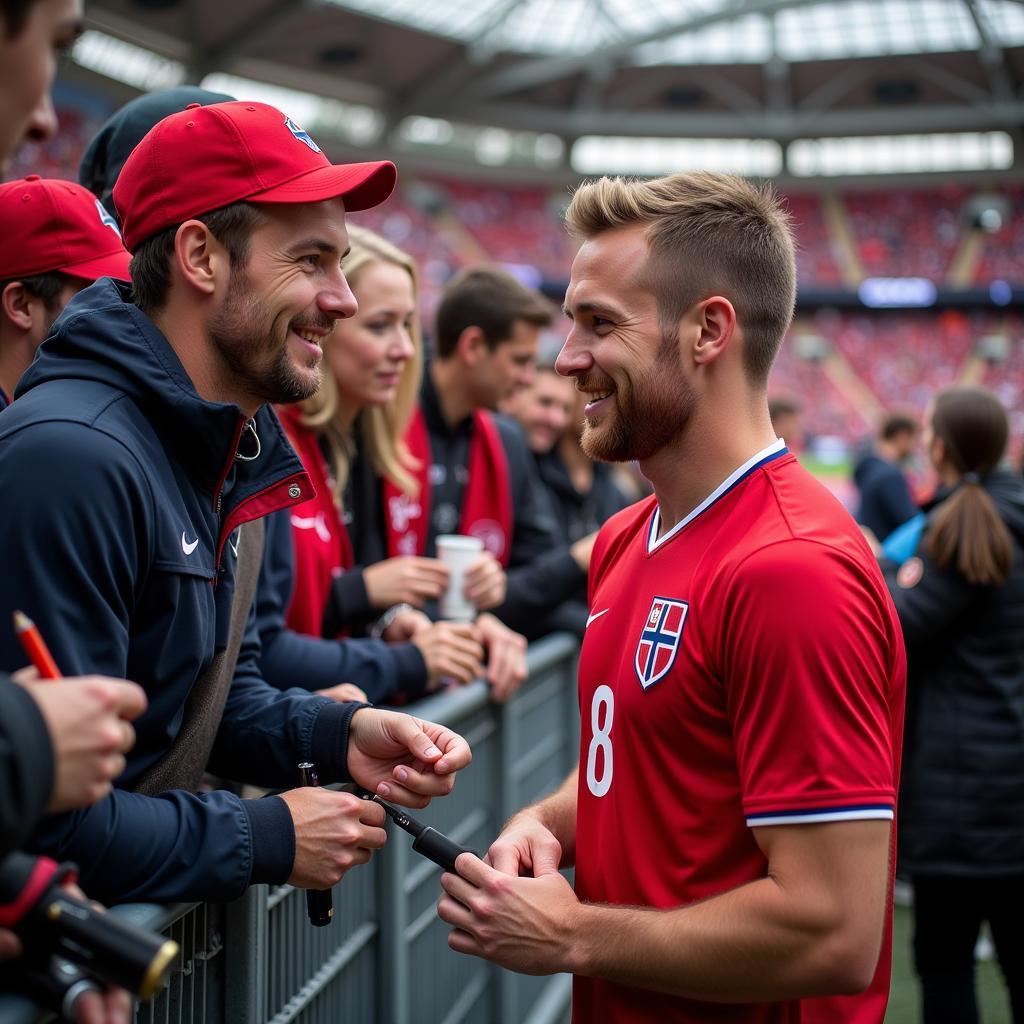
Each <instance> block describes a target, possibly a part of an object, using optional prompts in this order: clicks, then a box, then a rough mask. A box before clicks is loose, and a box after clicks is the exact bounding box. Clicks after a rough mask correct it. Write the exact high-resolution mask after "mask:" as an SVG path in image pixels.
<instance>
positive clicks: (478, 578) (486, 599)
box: [462, 551, 507, 611]
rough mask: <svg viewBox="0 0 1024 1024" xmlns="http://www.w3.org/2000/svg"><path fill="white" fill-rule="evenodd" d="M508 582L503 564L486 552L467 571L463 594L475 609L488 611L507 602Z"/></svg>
mask: <svg viewBox="0 0 1024 1024" xmlns="http://www.w3.org/2000/svg"><path fill="white" fill-rule="evenodd" d="M506 582H507V581H506V579H505V570H504V569H503V568H502V567H501V563H500V562H499V561H498V560H497V559H496V558H495V557H494V555H492V554H491V553H490V552H489V551H484V552H483V553H482V554H480V555H479V556H478V557H477V559H476V560H475V561H474V562H473V564H472V565H471V566H470V567H469V568H468V569H467V570H466V575H465V582H464V585H463V588H462V592H463V594H465V596H466V600H467V601H469V602H470V603H471V604H472V605H473V607H474V608H478V609H479V610H481V611H486V610H487V609H488V608H496V607H497V606H498V605H499V604H501V602H502V601H504V600H505V588H506Z"/></svg>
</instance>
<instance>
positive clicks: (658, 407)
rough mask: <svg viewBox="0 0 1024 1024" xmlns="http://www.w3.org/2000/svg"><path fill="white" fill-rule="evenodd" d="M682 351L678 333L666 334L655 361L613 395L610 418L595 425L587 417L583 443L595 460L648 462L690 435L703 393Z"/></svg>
mask: <svg viewBox="0 0 1024 1024" xmlns="http://www.w3.org/2000/svg"><path fill="white" fill-rule="evenodd" d="M678 352H679V348H678V336H675V337H673V336H671V335H667V334H663V335H662V338H661V344H660V345H659V347H658V354H657V357H656V358H655V360H654V363H653V364H652V365H651V366H650V367H649V368H647V369H645V370H644V371H643V373H642V374H640V375H634V376H633V379H632V382H624V384H623V386H622V387H621V388H618V389H617V390H616V391H615V392H614V394H613V395H612V401H613V402H614V406H615V407H614V409H613V410H612V411H611V412H610V413H607V414H606V417H605V422H604V423H602V424H601V425H600V426H597V427H592V426H591V425H590V422H589V421H588V420H586V419H585V418H584V425H583V433H582V435H581V437H580V446H581V447H582V448H583V451H584V452H585V453H586V454H587V455H588V456H589V457H590V458H592V459H597V460H599V461H601V462H633V461H636V462H642V461H643V460H644V459H648V458H650V457H651V456H652V455H654V454H655V453H656V452H659V451H660V450H661V449H662V448H664V447H665V446H666V445H668V444H670V443H671V442H673V441H675V440H677V439H678V438H679V437H681V436H682V435H683V433H685V431H686V428H687V426H688V424H689V422H690V419H691V417H692V415H693V412H694V410H695V409H696V406H697V395H696V392H695V390H694V388H693V386H692V385H691V384H690V382H689V381H688V380H687V379H686V377H685V376H684V375H683V373H682V371H681V370H680V368H679V365H678V358H679V355H678ZM588 382H589V379H588V378H580V383H584V384H587V383H588ZM598 390H599V389H598Z"/></svg>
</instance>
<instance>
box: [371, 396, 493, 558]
mask: <svg viewBox="0 0 1024 1024" xmlns="http://www.w3.org/2000/svg"><path fill="white" fill-rule="evenodd" d="M405 443H406V445H407V446H408V448H409V451H410V453H411V454H412V455H413V456H414V457H415V458H416V459H418V460H419V469H418V470H417V471H416V477H417V483H418V484H419V491H418V497H417V498H410V497H409V495H407V494H405V493H404V492H402V491H400V490H399V489H398V488H397V487H396V486H395V485H394V484H393V483H391V482H390V481H389V480H385V481H384V511H385V514H384V518H385V520H386V523H385V525H386V527H387V534H388V554H389V555H391V556H392V557H394V556H396V555H423V554H425V553H426V550H427V534H428V531H429V528H430V466H431V462H432V456H431V451H430V435H429V433H428V431H427V424H426V422H425V421H424V419H423V413H422V412H421V410H420V409H419V408H417V409H416V410H415V412H414V413H413V416H412V420H411V421H410V423H409V427H408V429H407V430H406V432H405ZM452 468H453V467H451V466H449V467H447V469H448V472H451V471H452ZM467 468H468V480H467V481H466V489H465V491H464V493H463V495H462V514H461V517H460V519H459V533H463V534H467V535H468V536H470V537H479V538H480V539H481V540H482V541H483V543H484V550H486V551H489V552H490V553H491V554H492V555H494V557H495V558H496V559H497V560H498V561H499V562H501V564H502V565H504V566H507V565H508V560H509V555H510V554H511V548H512V488H511V485H510V483H509V473H508V456H507V455H506V454H505V446H504V445H503V444H502V443H501V435H500V434H499V433H498V426H497V424H496V423H495V422H494V418H493V417H492V416H491V414H490V413H488V412H485V411H484V410H482V409H477V410H476V412H474V413H473V437H472V439H471V440H470V442H469V466H468V467H467Z"/></svg>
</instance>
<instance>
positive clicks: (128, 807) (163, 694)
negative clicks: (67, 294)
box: [0, 279, 360, 902]
mask: <svg viewBox="0 0 1024 1024" xmlns="http://www.w3.org/2000/svg"><path fill="white" fill-rule="evenodd" d="M252 430H253V431H254V432H255V433H253V432H251V431H250V430H249V429H247V424H246V421H245V419H244V417H243V416H242V414H241V412H240V410H239V409H238V407H237V406H234V405H225V404H217V403H212V402H208V401H205V400H204V399H202V398H200V396H199V395H198V393H197V392H196V390H195V388H194V387H193V385H192V382H191V380H190V379H189V378H188V376H187V375H186V373H185V371H184V369H183V367H182V365H181V363H180V361H179V360H178V358H177V356H176V354H175V353H174V350H173V349H172V348H171V346H170V344H169V343H168V342H167V339H166V338H165V337H164V336H163V334H162V333H161V332H160V331H159V330H158V329H157V328H156V326H155V325H154V324H153V322H152V321H151V320H150V319H149V318H148V317H146V316H145V315H144V314H143V313H142V312H141V311H140V310H139V309H138V308H137V307H136V306H134V305H132V304H131V303H129V302H128V301H127V290H126V289H125V288H124V287H123V286H119V285H116V284H114V283H113V282H112V281H110V280H109V279H104V280H101V281H99V282H97V283H96V284H94V285H92V286H91V287H89V288H87V289H85V290H84V291H83V292H81V293H79V295H77V296H76V297H75V298H74V299H73V300H72V302H71V303H70V304H69V306H68V307H67V309H66V310H65V312H64V313H63V315H62V316H61V317H60V319H59V320H58V321H57V323H56V324H55V325H54V328H53V331H52V333H51V335H50V337H49V338H48V339H47V341H46V342H45V343H44V344H43V345H42V347H41V348H40V350H39V353H38V355H37V357H36V359H35V362H34V363H33V364H32V366H31V367H30V368H29V370H28V372H27V373H26V374H25V376H24V377H23V378H22V379H21V382H20V384H19V386H18V391H17V401H16V402H15V403H13V404H12V406H11V408H10V409H8V410H6V411H5V412H4V413H3V416H0V488H2V493H3V494H4V495H5V499H4V501H3V502H2V503H0V537H3V539H4V548H5V565H4V572H3V573H2V574H0V622H10V617H11V612H12V611H13V610H14V609H15V608H20V609H22V610H24V611H25V612H26V613H28V614H29V615H30V616H31V617H32V618H34V619H35V621H36V623H37V625H38V626H39V628H40V630H41V632H42V634H43V636H44V637H45V638H46V640H47V642H48V643H49V645H50V647H51V648H52V650H53V653H54V656H55V658H56V660H57V663H58V664H59V665H60V666H61V669H62V670H63V671H64V672H65V673H66V674H67V675H81V674H85V673H90V672H98V673H102V674H105V675H110V676H120V677H127V678H129V679H134V680H136V681H137V682H139V683H140V684H142V686H144V687H145V689H146V691H147V694H148V697H149V707H148V709H147V711H146V713H145V714H144V715H143V716H142V718H140V719H139V720H138V722H136V732H137V737H138V739H137V742H136V746H135V748H134V750H132V752H131V753H130V754H129V755H128V767H127V769H126V771H125V772H124V774H123V775H122V777H121V778H120V779H118V780H117V785H118V787H119V788H118V789H117V790H115V792H114V793H113V794H112V795H111V796H110V797H108V798H107V799H106V800H103V801H101V802H100V803H98V804H96V805H94V806H92V807H90V808H87V809H85V810H81V811H76V812H73V813H69V814H63V815H58V816H52V817H50V818H48V819H46V820H45V821H44V822H43V824H42V825H41V826H40V828H39V830H37V832H36V834H35V836H34V838H33V847H34V849H35V850H37V851H39V852H46V853H49V854H51V855H53V856H56V857H58V858H62V859H72V860H75V861H77V862H78V863H79V865H80V866H81V868H82V876H81V877H82V884H83V886H84V887H85V888H86V889H87V890H88V891H89V893H90V894H91V895H93V896H95V897H96V898H98V899H101V900H105V901H108V902H112V901H117V900H140V899H145V900H158V901H169V900H185V899H197V900H199V899H202V900H227V899H232V898H234V897H236V896H238V895H239V894H240V893H241V892H242V891H243V890H244V889H245V887H246V886H248V885H250V884H253V883H256V882H271V883H274V882H281V881H283V880H284V879H286V878H287V876H288V874H289V873H290V871H291V866H292V862H293V860H294V853H295V836H294V830H293V828H292V823H291V817H290V815H289V812H288V809H287V806H286V805H285V804H284V802H283V801H282V800H280V798H278V797H271V798H267V799H265V800H245V801H243V800H240V799H239V798H238V797H236V796H235V795H233V794H231V793H228V792H224V791H218V792H214V793H210V794H205V795H202V796H196V795H193V794H191V793H185V792H172V793H166V794H163V795H161V796H159V797H147V796H141V795H139V794H135V793H131V792H128V791H127V790H130V788H131V787H132V784H133V783H134V782H135V781H136V780H137V779H138V778H139V777H140V776H141V775H142V773H143V772H144V771H145V770H146V769H147V768H148V767H149V766H150V765H152V764H154V763H155V762H156V761H157V760H159V758H160V757H161V756H162V754H163V753H164V752H165V751H166V750H167V748H168V747H169V745H170V744H171V742H172V741H173V739H174V737H175V736H176V735H177V732H178V730H179V728H180V725H181V721H182V714H183V709H184V705H185V701H186V698H187V697H188V694H189V691H190V689H191V687H192V685H193V683H194V682H195V680H196V679H197V678H198V677H199V675H200V674H201V673H202V672H203V671H204V669H205V668H206V667H207V666H208V665H209V663H210V662H211V660H212V659H213V657H214V654H215V652H216V651H217V650H218V649H220V648H222V647H223V646H224V645H225V643H226V639H227V633H228V624H229V620H230V604H231V595H232V592H233V586H234V568H235V563H234V552H233V548H232V539H233V537H234V536H235V531H236V529H237V527H238V526H239V525H240V524H241V523H243V522H245V521H247V520H250V519H255V518H258V517H260V516H262V515H265V514H267V513H269V512H271V511H273V510H275V509H278V508H282V507H285V506H287V505H290V504H293V503H294V502H295V501H299V500H302V499H303V498H305V497H308V496H309V494H310V490H311V485H310V483H309V480H308V478H307V477H306V475H305V473H304V472H303V470H302V466H301V463H300V462H299V459H298V457H297V456H296V455H295V453H294V452H293V451H292V450H291V447H290V446H289V444H288V442H287V440H286V438H285V436H284V433H283V431H282V430H281V427H280V424H279V423H278V421H277V418H276V416H275V415H274V414H273V412H272V410H270V409H262V410H260V412H259V413H258V414H257V415H256V417H255V418H254V420H253V421H252ZM257 437H258V444H257V440H256V439H257ZM257 448H258V449H259V455H258V457H256V452H257ZM236 452H238V454H239V455H240V456H245V457H247V461H240V460H239V459H236V457H235V456H236ZM258 656H259V638H258V634H257V631H256V622H255V615H254V614H250V620H249V626H248V629H247V631H246V635H245V638H244V640H243V644H242V649H241V652H240V654H239V658H238V666H237V669H236V672H235V676H234V680H233V683H232V686H231V690H230V693H229V696H228V700H227V704H226V706H225V709H224V714H223V718H222V722H221V727H220V730H219V732H218V735H217V739H216V743H215V746H214V750H213V753H212V756H211V759H210V765H209V767H210V769H211V770H212V771H213V772H215V773H217V774H219V775H222V776H226V777H228V778H233V779H236V780H240V781H246V782H251V783H255V784H257V785H263V786H268V787H275V786H276V787H288V786H290V785H292V784H293V783H294V782H295V781H296V778H295V776H296V769H295V766H296V763H297V762H298V761H301V760H307V759H309V760H313V761H315V762H316V763H317V764H318V766H319V768H320V773H321V777H322V778H323V779H324V781H330V780H335V779H340V778H345V777H346V772H345V751H346V744H347V738H348V736H347V730H348V723H349V720H350V718H351V715H352V714H353V713H354V711H355V710H356V709H357V708H358V707H359V706H360V705H345V704H336V703H334V702H332V701H328V700H326V699H324V698H320V697H315V696H312V695H310V694H309V693H307V692H305V691H300V690H288V691H285V692H281V691H279V690H275V689H273V688H272V687H270V686H268V685H267V683H266V682H265V681H264V680H263V679H262V678H261V676H260V673H259V669H258ZM24 663H25V657H24V655H23V654H22V652H21V650H20V648H19V647H18V645H17V643H16V641H15V639H14V636H13V633H12V631H11V630H10V629H0V669H3V670H10V669H14V668H18V667H20V666H21V665H23V664H24Z"/></svg>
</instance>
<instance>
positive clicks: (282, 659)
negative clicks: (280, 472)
mask: <svg viewBox="0 0 1024 1024" xmlns="http://www.w3.org/2000/svg"><path fill="white" fill-rule="evenodd" d="M266 524H267V530H266V540H265V542H264V546H263V571H262V572H261V573H260V581H259V587H258V589H257V591H256V618H257V623H258V626H259V633H260V646H261V649H262V654H261V661H260V667H261V669H262V672H263V676H264V678H265V679H266V680H267V682H268V683H270V684H271V685H272V686H276V687H279V688H281V689H285V688H287V687H289V686H301V687H302V688H303V689H306V690H325V689H327V688H328V687H331V686H337V685H338V683H355V684H356V685H357V686H360V687H362V689H363V691H364V692H365V693H366V697H367V699H368V700H370V701H373V702H374V703H380V702H384V701H389V700H393V699H394V698H395V696H396V695H397V694H399V693H401V694H403V695H404V696H405V697H406V698H407V699H415V698H416V697H419V696H421V695H422V694H423V693H424V692H425V691H426V685H427V666H426V662H424V660H423V655H422V654H420V652H419V648H417V647H416V646H415V645H413V644H411V643H409V644H388V643H385V642H384V641H383V640H371V639H369V638H348V639H343V640H334V639H323V638H321V637H312V636H304V635H303V634H302V633H296V632H295V631H294V630H291V629H288V628H286V627H285V612H286V611H287V608H288V602H289V601H290V600H291V596H292V589H293V587H294V584H295V578H294V560H293V553H292V527H291V522H290V521H289V513H288V510H287V509H283V510H282V511H280V512H275V513H274V514H273V515H271V516H268V517H267V521H266Z"/></svg>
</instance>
